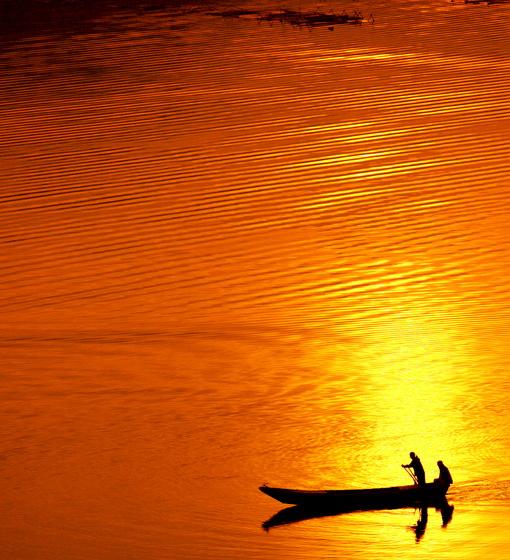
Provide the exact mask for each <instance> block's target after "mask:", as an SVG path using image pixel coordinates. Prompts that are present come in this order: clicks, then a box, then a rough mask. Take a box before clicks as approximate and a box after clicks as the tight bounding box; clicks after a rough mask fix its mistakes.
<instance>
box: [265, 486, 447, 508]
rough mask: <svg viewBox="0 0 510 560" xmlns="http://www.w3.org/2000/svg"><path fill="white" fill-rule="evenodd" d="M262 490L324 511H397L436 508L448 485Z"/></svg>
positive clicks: (291, 502) (289, 502)
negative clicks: (414, 507)
mask: <svg viewBox="0 0 510 560" xmlns="http://www.w3.org/2000/svg"><path fill="white" fill-rule="evenodd" d="M259 490H260V491H261V492H263V493H264V494H266V495H267V496H270V497H271V498H274V499H275V500H278V501H279V502H282V503H283V504H291V505H297V506H302V507H307V508H314V509H321V510H325V509H326V510H327V509H332V510H342V509H348V510H355V509H369V508H377V509H384V508H388V509H390V508H396V507H404V506H406V505H427V504H430V505H434V504H435V503H438V502H440V501H441V500H444V498H445V496H446V493H447V491H448V485H444V484H440V483H438V482H429V483H427V484H425V485H424V486H418V485H417V484H412V485H409V486H390V487H387V488H366V489H356V490H292V489H290V488H275V487H273V486H267V485H266V484H264V485H263V486H260V488H259Z"/></svg>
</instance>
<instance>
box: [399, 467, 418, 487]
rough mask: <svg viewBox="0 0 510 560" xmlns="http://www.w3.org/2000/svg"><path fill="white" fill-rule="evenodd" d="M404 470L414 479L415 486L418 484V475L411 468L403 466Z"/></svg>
mask: <svg viewBox="0 0 510 560" xmlns="http://www.w3.org/2000/svg"><path fill="white" fill-rule="evenodd" d="M402 468H403V469H404V470H405V471H406V473H407V474H408V475H409V476H410V477H411V478H412V479H413V482H414V483H415V484H418V479H417V478H416V475H415V474H414V473H413V472H412V471H411V469H410V468H409V467H406V466H405V465H402Z"/></svg>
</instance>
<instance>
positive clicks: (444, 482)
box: [434, 461, 453, 490]
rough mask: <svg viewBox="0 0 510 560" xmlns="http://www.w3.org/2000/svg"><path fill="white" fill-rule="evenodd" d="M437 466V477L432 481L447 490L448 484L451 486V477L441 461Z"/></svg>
mask: <svg viewBox="0 0 510 560" xmlns="http://www.w3.org/2000/svg"><path fill="white" fill-rule="evenodd" d="M437 466H438V467H439V476H438V477H437V478H436V479H434V482H437V483H439V484H441V486H445V487H446V489H447V490H448V488H449V486H450V484H453V478H452V475H451V474H450V471H449V470H448V467H447V466H446V465H445V464H444V463H443V461H438V462H437Z"/></svg>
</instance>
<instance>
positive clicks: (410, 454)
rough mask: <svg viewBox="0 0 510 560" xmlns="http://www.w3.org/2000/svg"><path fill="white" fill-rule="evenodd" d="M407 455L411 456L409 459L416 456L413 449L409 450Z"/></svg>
mask: <svg viewBox="0 0 510 560" xmlns="http://www.w3.org/2000/svg"><path fill="white" fill-rule="evenodd" d="M409 457H411V459H414V458H415V457H416V453H415V452H414V451H411V453H409Z"/></svg>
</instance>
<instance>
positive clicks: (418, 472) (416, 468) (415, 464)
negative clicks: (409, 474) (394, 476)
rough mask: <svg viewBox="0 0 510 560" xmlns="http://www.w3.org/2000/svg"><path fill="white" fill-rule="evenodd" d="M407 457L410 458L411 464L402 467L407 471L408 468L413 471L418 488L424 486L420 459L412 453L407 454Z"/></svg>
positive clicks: (423, 473) (423, 471)
mask: <svg viewBox="0 0 510 560" xmlns="http://www.w3.org/2000/svg"><path fill="white" fill-rule="evenodd" d="M409 457H411V462H410V463H409V464H408V465H402V466H403V467H404V468H406V469H408V468H409V467H410V468H412V469H413V472H414V476H415V477H416V480H417V481H418V486H424V485H425V470H424V469H423V465H422V464H421V461H420V458H419V457H418V455H416V453H415V452H414V451H411V453H409Z"/></svg>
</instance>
